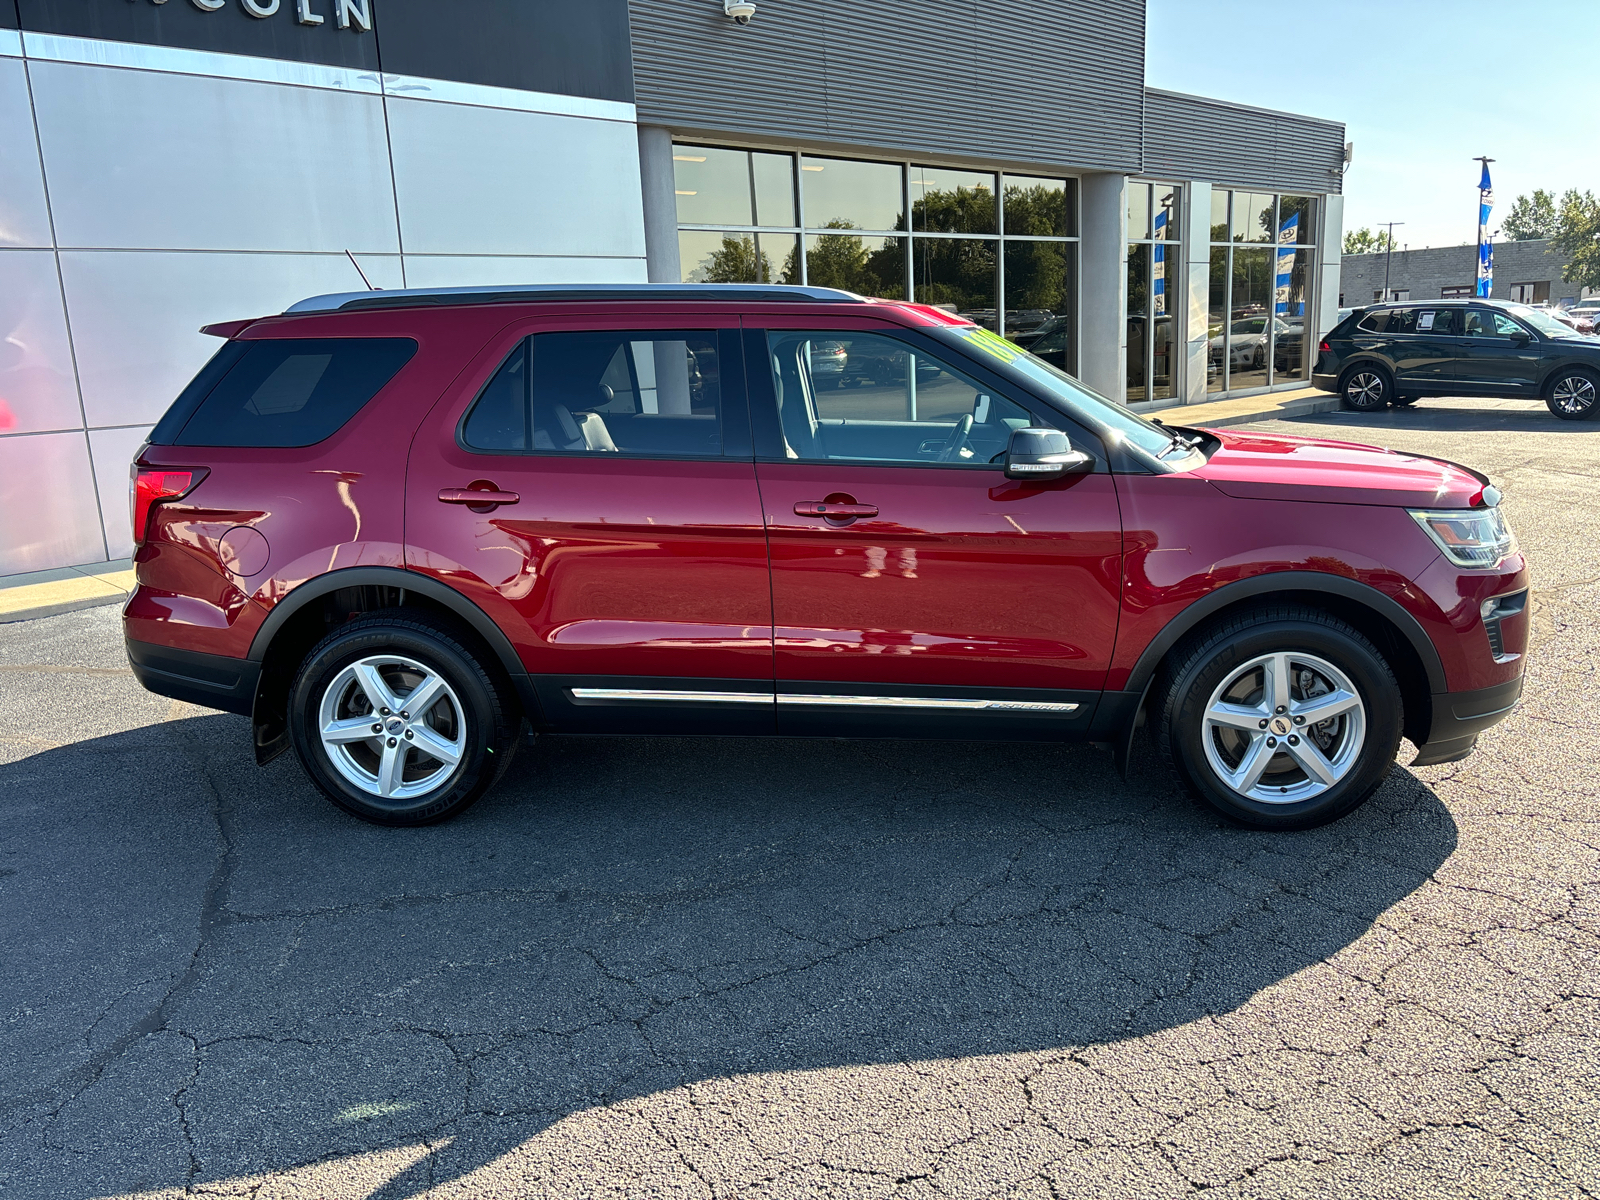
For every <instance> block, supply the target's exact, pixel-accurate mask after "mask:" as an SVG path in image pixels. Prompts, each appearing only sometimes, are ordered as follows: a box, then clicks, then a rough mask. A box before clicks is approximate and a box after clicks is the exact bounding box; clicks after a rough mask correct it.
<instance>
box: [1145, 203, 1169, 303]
mask: <svg viewBox="0 0 1600 1200" xmlns="http://www.w3.org/2000/svg"><path fill="white" fill-rule="evenodd" d="M1171 216H1172V210H1171V209H1170V208H1163V209H1162V210H1161V211H1160V212H1158V213H1157V214H1156V245H1155V254H1154V255H1152V258H1153V259H1154V262H1152V263H1151V266H1150V294H1151V297H1152V298H1153V299H1154V300H1155V306H1154V311H1155V315H1156V316H1158V317H1162V316H1165V315H1166V312H1167V246H1166V241H1165V239H1166V236H1167V222H1168V220H1169V218H1171Z"/></svg>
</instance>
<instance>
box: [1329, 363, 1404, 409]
mask: <svg viewBox="0 0 1600 1200" xmlns="http://www.w3.org/2000/svg"><path fill="white" fill-rule="evenodd" d="M1365 374H1372V375H1376V376H1377V377H1378V381H1379V382H1380V383H1382V384H1383V395H1382V396H1380V397H1379V398H1378V402H1377V403H1376V404H1370V405H1365V406H1363V405H1359V404H1355V403H1354V402H1352V401H1351V399H1350V393H1349V388H1350V381H1351V380H1352V379H1354V378H1355V377H1356V376H1357V375H1365ZM1393 395H1394V380H1393V379H1392V378H1391V377H1390V375H1389V372H1387V371H1385V370H1384V369H1383V368H1382V367H1379V366H1375V365H1371V364H1367V363H1361V364H1358V365H1357V366H1354V367H1351V368H1349V369H1348V370H1347V371H1345V373H1344V374H1343V375H1341V376H1340V377H1339V400H1340V402H1341V403H1342V404H1343V405H1344V406H1345V407H1346V408H1347V409H1349V410H1350V411H1351V412H1377V411H1378V410H1379V409H1380V408H1387V407H1388V405H1389V400H1390V398H1391V397H1392V396H1393Z"/></svg>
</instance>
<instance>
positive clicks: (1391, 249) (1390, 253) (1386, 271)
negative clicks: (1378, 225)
mask: <svg viewBox="0 0 1600 1200" xmlns="http://www.w3.org/2000/svg"><path fill="white" fill-rule="evenodd" d="M1404 224H1405V222H1404V221H1390V222H1389V224H1388V226H1387V228H1388V230H1389V248H1388V253H1386V254H1385V255H1384V256H1383V302H1384V303H1385V304H1387V303H1389V264H1390V263H1391V262H1393V261H1394V227H1395V226H1396V225H1404Z"/></svg>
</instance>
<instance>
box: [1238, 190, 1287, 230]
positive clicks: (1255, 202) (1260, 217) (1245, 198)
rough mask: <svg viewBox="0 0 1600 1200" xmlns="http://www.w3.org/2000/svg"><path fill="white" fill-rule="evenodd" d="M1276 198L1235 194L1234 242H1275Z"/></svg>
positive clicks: (1242, 193) (1246, 193) (1254, 194)
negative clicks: (1273, 212) (1273, 222)
mask: <svg viewBox="0 0 1600 1200" xmlns="http://www.w3.org/2000/svg"><path fill="white" fill-rule="evenodd" d="M1276 199H1277V197H1276V196H1263V195H1261V194H1260V193H1258V192H1235V193H1234V194H1233V240H1234V241H1236V242H1274V241H1277V238H1276V237H1274V236H1273V234H1274V230H1273V226H1272V210H1273V202H1274V201H1275V200H1276Z"/></svg>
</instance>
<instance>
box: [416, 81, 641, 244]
mask: <svg viewBox="0 0 1600 1200" xmlns="http://www.w3.org/2000/svg"><path fill="white" fill-rule="evenodd" d="M389 130H390V141H391V147H392V150H393V156H394V173H395V187H396V190H397V191H398V193H399V198H400V228H401V232H402V234H403V237H404V241H405V249H406V251H407V252H408V253H411V254H503V255H552V254H553V255H562V256H566V257H581V256H584V255H590V254H594V255H609V256H621V257H628V258H643V257H644V203H643V199H642V196H641V192H640V188H639V149H638V133H637V128H636V127H635V126H634V125H632V124H630V123H627V122H623V121H607V120H595V119H592V118H586V117H573V116H557V115H553V114H549V113H532V112H516V111H509V110H505V109H494V108H478V107H474V106H471V105H465V104H445V103H437V102H433V101H427V100H400V99H390V100H389Z"/></svg>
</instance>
